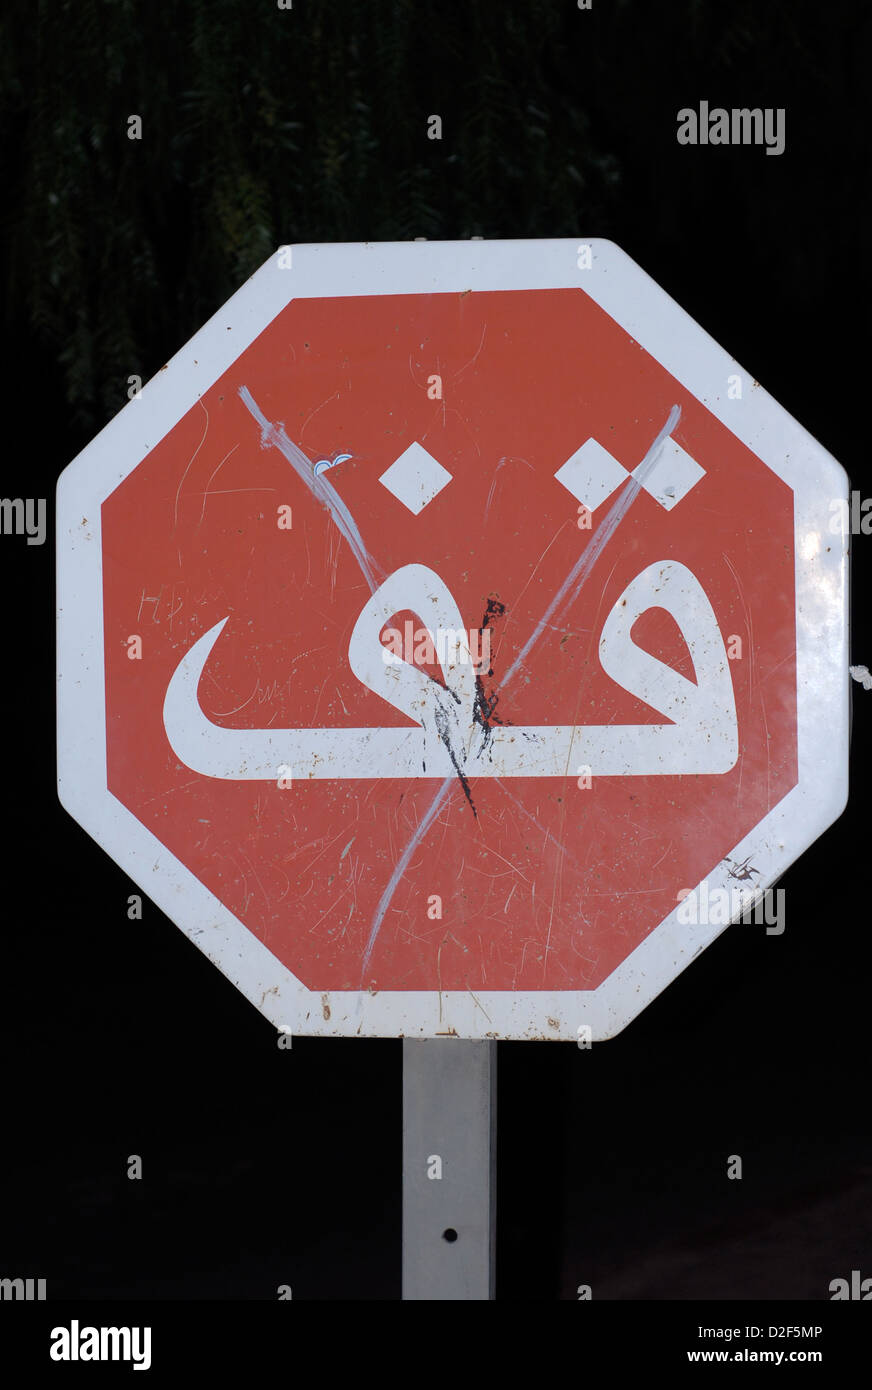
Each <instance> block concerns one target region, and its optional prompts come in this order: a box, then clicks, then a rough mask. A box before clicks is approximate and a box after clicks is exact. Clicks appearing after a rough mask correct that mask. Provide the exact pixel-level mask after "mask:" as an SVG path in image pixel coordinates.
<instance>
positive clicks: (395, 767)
mask: <svg viewBox="0 0 872 1390" xmlns="http://www.w3.org/2000/svg"><path fill="white" fill-rule="evenodd" d="M649 608H663V609H665V610H666V611H667V612H668V613H669V614H671V616H672V617H673V618H674V619H675V621H676V623H677V624H678V626H679V628H680V630H681V634H682V636H683V638H684V640H685V642H686V644H687V649H688V651H689V653H690V657H691V661H692V662H693V669H694V673H695V675H696V682H694V681H691V680H688V679H687V678H686V677H685V676H682V675H681V674H679V672H677V671H675V670H673V669H672V667H671V666H667V665H666V664H665V663H664V662H662V661H659V660H658V659H657V658H656V657H654V656H651V655H650V654H649V653H648V652H646V651H643V650H642V648H641V647H639V646H637V645H636V643H635V642H633V641H632V639H631V637H630V631H631V629H632V627H633V624H634V623H635V621H636V619H637V618H638V617H640V615H641V614H642V613H644V612H646V611H647V610H648V609H649ZM402 609H410V610H412V611H417V612H418V613H424V612H426V613H428V614H429V615H430V622H431V623H432V626H430V625H429V624H428V625H427V627H428V631H429V632H430V633H431V635H432V634H433V632H434V630H435V629H437V628H452V629H458V628H462V627H463V620H462V618H461V615H460V612H459V610H458V607H457V604H456V602H455V600H454V597H453V595H452V594H451V591H450V590H449V589H448V587H447V585H446V584H445V583H444V582H443V580H442V579H441V578H440V577H439V575H438V574H436V572H435V571H434V570H432V569H428V568H427V567H426V566H424V565H404V566H403V567H402V568H401V569H398V570H396V571H395V572H394V573H393V574H392V575H390V576H389V577H388V578H387V579H386V580H385V581H384V583H383V584H381V585H380V586H379V588H377V589H376V591H375V593H374V594H373V595H372V596H371V598H370V599H369V601H368V602H367V603H366V604H365V606H364V607H363V609H362V610H361V613H360V615H359V617H358V619H357V622H356V623H355V625H354V630H353V631H352V634H351V639H350V641H349V644H348V661H349V664H350V666H351V670H352V671H353V672H354V674H355V676H356V677H357V679H358V680H359V681H361V682H362V684H363V685H365V686H367V687H368V689H370V690H372V691H374V692H375V694H376V695H379V696H380V697H381V698H382V699H383V700H386V701H387V702H388V704H390V705H393V707H394V708H395V709H398V710H400V711H401V712H402V713H403V714H405V715H407V716H408V718H409V719H412V720H414V722H415V725H416V727H414V728H409V727H405V728H390V727H388V728H356V729H227V728H222V727H221V726H220V725H217V724H214V723H212V721H211V720H209V719H208V718H207V717H206V715H205V714H204V713H203V711H202V709H201V707H200V702H199V700H198V698H197V689H198V686H199V682H200V677H201V675H202V674H203V670H204V669H205V666H206V663H207V661H208V660H209V656H210V654H211V652H212V649H213V647H214V646H215V644H216V642H217V641H218V639H219V637H220V635H221V633H222V631H223V629H224V625H225V623H226V622H227V619H226V618H223V619H222V620H221V622H219V623H216V624H215V626H214V627H212V628H210V630H209V631H208V632H207V633H205V634H204V635H203V636H202V637H201V638H200V639H199V640H198V641H197V642H195V643H194V645H193V646H192V647H191V648H190V650H189V651H188V652H186V654H185V655H184V657H183V658H182V660H181V661H180V662H179V664H178V666H177V667H176V670H175V671H174V673H173V676H172V679H171V680H170V683H169V686H168V687H167V692H166V698H165V700H164V709H163V719H164V728H165V729H166V734H167V738H168V739H169V742H170V746H171V747H172V749H173V752H174V753H175V755H176V757H177V758H179V759H180V761H181V762H183V763H184V764H185V766H186V767H189V768H190V769H191V770H192V771H193V772H198V773H201V774H202V775H203V776H204V777H218V778H223V779H225V780H231V781H274V780H275V778H276V771H277V769H278V768H279V767H282V766H285V767H287V766H290V767H291V768H293V774H294V778H295V779H304V780H307V779H312V778H320V779H340V778H382V777H430V778H442V777H450V776H452V775H453V774H456V773H458V772H459V773H462V775H463V776H464V777H566V776H567V775H569V774H570V772H571V769H573V768H575V767H576V766H577V765H578V764H584V765H586V766H587V767H589V768H590V770H591V775H592V776H594V777H597V776H599V777H632V776H637V777H652V776H681V775H689V774H700V773H708V774H723V773H726V772H729V771H730V770H731V769H732V768H733V767H734V766H735V763H736V760H737V758H738V756H739V736H738V725H737V721H736V704H735V698H734V695H733V683H732V678H731V675H730V669H729V662H728V659H727V653H726V650H725V648H724V642H723V638H722V636H721V632H720V628H719V627H718V622H717V618H716V617H715V613H714V610H713V608H712V605H711V603H710V602H709V599H708V596H707V595H706V593H705V590H704V589H703V587H702V585H701V584H700V583H699V580H698V579H697V578H696V576H695V575H694V574H693V573H692V572H691V570H689V569H688V568H687V567H686V566H685V565H682V564H679V563H678V562H677V561H675V560H663V561H659V562H658V563H656V564H653V565H649V566H648V567H647V569H644V570H642V572H641V573H640V574H638V575H637V576H636V578H635V579H634V580H632V582H631V583H630V584H628V586H627V587H626V589H625V590H624V592H623V593H622V594H621V595H620V597H619V598H618V599H617V601H616V602H615V604H614V606H613V607H612V609H611V611H610V613H609V615H608V617H607V618H606V621H605V623H604V624H603V630H602V633H601V635H600V640H599V659H600V664H601V665H602V668H603V670H604V671H605V673H606V675H607V676H609V677H610V678H611V679H612V680H613V681H615V682H616V683H617V684H618V685H620V686H621V687H622V688H623V689H624V690H626V691H628V692H629V693H630V694H631V695H633V696H635V697H636V699H638V700H641V701H643V703H645V704H646V705H648V706H650V707H651V708H652V709H654V710H656V711H657V713H658V714H660V715H661V716H662V717H663V719H664V720H665V721H668V722H664V723H662V724H588V725H580V724H555V725H544V726H540V725H522V726H521V725H516V724H498V725H491V724H489V723H488V722H487V721H486V720H485V719H483V718H482V717H481V715H480V714H479V707H480V701H478V700H477V686H476V677H475V671H474V668H473V666H472V664H471V663H470V662H468V661H467V662H464V661H458V662H457V663H456V664H454V665H452V666H451V667H450V669H448V670H444V669H443V674H444V677H445V685H440V683H439V682H438V681H435V680H433V679H432V678H431V677H430V676H428V675H427V674H426V672H424V671H422V670H420V669H418V668H417V667H415V666H412V665H410V664H409V663H408V662H405V661H403V660H402V659H401V658H400V657H398V656H396V655H394V654H392V653H391V652H388V651H386V650H385V648H384V647H383V646H382V644H381V642H380V641H379V634H380V632H381V631H382V628H383V627H384V626H385V624H386V623H387V622H388V621H389V619H390V618H391V617H392V616H393V615H394V614H395V613H396V612H398V611H400V610H402Z"/></svg>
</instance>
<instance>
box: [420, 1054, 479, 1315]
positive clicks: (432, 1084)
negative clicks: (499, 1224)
mask: <svg viewBox="0 0 872 1390" xmlns="http://www.w3.org/2000/svg"><path fill="white" fill-rule="evenodd" d="M496 1108H497V1045H496V1043H495V1042H491V1041H486V1042H462V1041H460V1040H455V1039H453V1038H452V1039H451V1040H450V1041H449V1040H448V1039H444V1038H433V1039H429V1038H428V1039H423V1040H419V1039H418V1038H404V1039H403V1299H404V1300H413V1299H420V1300H424V1299H431V1300H443V1299H445V1300H450V1299H456V1300H481V1299H492V1298H493V1297H494V1255H495V1244H496V1241H495V1227H496V1222H495V1216H496V1132H497V1130H496Z"/></svg>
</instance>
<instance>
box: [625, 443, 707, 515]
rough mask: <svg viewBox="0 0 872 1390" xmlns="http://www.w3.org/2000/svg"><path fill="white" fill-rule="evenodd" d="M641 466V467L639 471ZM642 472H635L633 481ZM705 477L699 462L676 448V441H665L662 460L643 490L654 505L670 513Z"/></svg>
mask: <svg viewBox="0 0 872 1390" xmlns="http://www.w3.org/2000/svg"><path fill="white" fill-rule="evenodd" d="M641 466H642V465H641V464H640V465H639V468H641ZM639 468H637V469H635V471H634V473H633V477H634V478H635V477H636V474H637V473H638V472H639ZM704 477H705V469H704V468H700V466H699V464H698V463H697V461H696V459H693V458H691V456H690V454H688V453H687V452H686V451H685V450H684V449H682V447H681V445H680V444H676V442H675V440H674V439H671V438H670V439H667V440H666V442H665V444H664V446H663V448H662V450H661V452H660V457H659V458H658V459H657V462H656V463H655V464H654V467H653V468H652V469H651V472H650V473H649V474H648V476H647V477H646V479H645V481H644V483H643V484H642V486H643V488H644V489H645V491H646V492H647V493H649V494H650V496H651V497H653V498H654V501H655V502H659V503H660V505H661V507H665V508H666V510H667V511H668V512H671V511H672V508H673V507H674V506H675V504H676V502H680V501H681V499H682V497H686V496H687V494H688V493H689V492H690V489H691V488H692V487H696V485H697V483H698V482H699V480H700V478H704Z"/></svg>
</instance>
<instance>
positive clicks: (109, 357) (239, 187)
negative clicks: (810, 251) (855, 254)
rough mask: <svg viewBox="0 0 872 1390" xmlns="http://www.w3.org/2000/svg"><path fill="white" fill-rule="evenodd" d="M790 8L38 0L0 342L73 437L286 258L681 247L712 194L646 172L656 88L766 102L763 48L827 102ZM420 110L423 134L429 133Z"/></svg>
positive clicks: (658, 150) (832, 69)
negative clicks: (343, 244) (52, 389)
mask: <svg viewBox="0 0 872 1390" xmlns="http://www.w3.org/2000/svg"><path fill="white" fill-rule="evenodd" d="M803 8H804V6H803V5H801V4H800V5H797V4H796V3H787V0H773V3H772V4H770V5H768V6H765V7H761V6H760V5H759V4H758V3H757V0H736V3H734V4H731V5H730V6H727V7H724V6H721V5H717V4H702V3H701V2H700V0H676V3H675V4H674V5H671V6H668V7H664V6H662V5H642V4H639V3H634V4H632V5H631V4H629V3H627V0H594V10H593V12H581V11H579V10H578V8H577V6H576V5H575V4H573V3H572V0H481V3H473V2H472V0H469V3H466V4H464V3H444V4H443V3H440V4H434V5H423V4H421V3H419V2H417V0H365V3H364V2H363V0H344V3H328V0H293V8H292V9H290V10H280V9H279V8H278V6H277V4H276V3H275V0H245V3H242V0H152V3H150V4H148V5H144V4H142V3H134V0H60V3H54V4H52V5H51V6H49V5H47V4H43V5H41V6H40V7H39V9H38V11H37V12H35V13H34V12H33V11H30V10H28V11H27V13H26V16H25V14H24V13H22V14H18V15H16V14H15V12H14V11H13V12H12V13H11V14H10V13H7V16H6V18H5V20H4V21H3V25H4V33H3V34H2V35H0V40H2V41H0V49H2V50H3V53H2V56H0V83H2V120H3V140H4V145H5V146H6V154H7V162H8V163H9V164H10V165H11V172H10V174H9V175H8V177H7V179H6V189H7V193H8V203H7V209H6V213H5V215H4V223H3V234H4V237H5V240H6V250H7V260H8V265H9V267H10V269H9V274H8V280H7V284H6V310H5V312H6V332H7V334H9V333H10V332H13V331H16V332H17V331H20V329H21V326H22V325H26V327H27V330H28V331H31V332H32V331H35V332H36V333H38V334H39V336H40V339H41V341H42V342H43V343H44V344H45V345H47V347H48V349H49V350H50V351H51V352H52V354H53V355H54V356H55V357H56V359H57V360H59V362H60V363H61V366H62V369H63V377H64V382H65V389H66V394H67V398H68V401H69V404H70V407H71V408H72V411H73V413H74V414H75V417H76V418H77V419H78V420H79V422H80V423H81V424H82V425H83V426H88V427H93V426H94V425H96V424H100V423H102V421H103V420H105V419H106V418H108V417H109V416H111V415H112V414H114V413H115V411H116V410H117V409H118V408H119V407H120V406H121V405H123V404H124V403H125V401H126V389H127V388H126V383H127V378H128V376H129V375H131V374H134V373H136V374H139V375H141V376H142V377H143V379H147V378H148V377H149V376H151V375H153V373H154V371H156V370H157V369H158V368H159V367H160V365H161V363H162V362H163V361H164V360H166V358H167V356H169V355H171V354H172V353H173V352H174V351H175V350H176V349H177V348H178V347H179V346H181V344H182V343H183V342H184V341H186V339H187V338H188V337H189V336H190V335H191V334H192V333H193V332H194V331H195V330H196V329H197V328H198V327H200V325H201V324H202V323H203V322H204V321H205V320H206V319H207V318H208V317H210V315H211V314H212V313H214V312H215V311H216V309H218V308H219V307H220V305H221V304H222V303H223V302H224V301H225V299H226V298H228V297H229V295H230V294H231V293H232V292H233V291H234V290H235V289H237V288H238V287H239V285H240V284H241V283H242V281H243V280H244V279H245V278H246V277H247V276H248V275H249V274H250V273H251V272H252V271H253V270H255V269H256V268H257V266H258V265H260V264H261V263H262V262H263V261H264V260H265V259H266V257H267V256H268V255H269V254H270V252H271V251H272V250H274V249H275V247H276V246H278V245H280V244H282V243H285V242H297V241H314V240H326V241H341V240H352V241H357V240H403V239H407V238H411V237H415V236H426V237H429V238H431V239H434V238H455V237H460V238H463V237H469V236H472V235H482V236H503V237H505V236H517V237H530V236H561V235H570V236H572V235H577V234H579V233H581V234H585V235H609V236H615V237H616V238H618V237H620V236H621V235H623V236H624V238H625V240H626V237H627V236H628V235H629V236H630V239H631V240H632V236H633V232H634V231H635V230H636V229H637V228H638V229H639V232H640V235H641V234H644V235H647V236H659V237H660V238H661V239H662V240H663V241H664V242H666V243H667V244H670V245H674V246H675V247H676V248H677V252H678V253H680V250H681V241H682V238H683V237H687V236H688V235H689V233H690V232H693V234H694V235H698V234H699V232H700V226H699V223H698V221H697V222H696V223H692V221H691V219H702V218H704V217H705V216H706V212H707V208H706V199H707V198H708V197H709V196H710V192H711V188H710V185H708V184H701V185H700V196H699V199H698V200H697V203H696V205H695V206H694V203H693V198H692V196H691V197H690V199H689V201H688V200H684V201H682V202H681V203H680V205H679V206H676V203H677V201H678V200H676V198H675V197H674V195H673V193H672V190H671V189H670V187H669V186H668V184H667V183H666V181H665V180H664V179H663V178H661V177H660V173H659V166H662V167H664V168H665V167H667V166H668V161H669V159H672V158H674V157H675V139H674V130H675V102H674V100H672V98H671V96H670V97H666V96H664V82H665V74H666V73H669V74H671V76H670V81H671V86H672V89H673V90H674V89H675V86H676V82H678V84H679V85H681V84H682V83H684V82H685V77H684V69H685V68H686V67H688V66H689V67H690V68H692V69H693V71H694V73H695V78H694V80H693V82H686V83H685V86H686V93H685V97H684V99H685V100H686V101H693V102H696V101H697V100H698V99H699V97H700V96H711V97H713V98H714V99H718V97H719V96H720V97H721V99H722V100H724V99H728V98H729V95H730V90H733V89H735V90H736V92H737V95H738V97H739V99H740V100H743V101H744V100H747V101H748V102H749V103H750V104H754V103H757V104H759V103H760V102H761V101H764V100H766V101H768V102H769V104H773V103H774V104H777V102H778V93H777V92H776V93H773V94H772V95H771V96H769V97H767V96H766V92H767V91H770V92H771V91H772V86H773V82H775V81H777V80H779V76H778V73H777V71H774V69H775V68H776V67H777V65H776V64H773V53H778V52H781V53H783V55H784V60H785V63H786V64H787V65H788V67H789V68H790V70H791V73H792V76H793V81H794V83H795V84H796V85H797V87H798V88H801V89H806V88H807V84H808V83H812V85H813V84H814V83H815V82H816V81H817V82H818V83H819V84H821V83H822V84H824V90H826V84H829V85H830V86H832V85H833V83H834V81H835V82H838V80H839V75H840V73H841V72H842V71H843V70H844V65H845V61H846V53H847V51H848V49H849V48H850V44H851V42H852V36H851V33H850V32H845V31H844V30H843V31H842V32H841V33H840V34H839V33H836V34H834V33H833V32H832V27H833V26H832V25H830V26H829V28H828V27H827V26H826V25H824V26H823V30H822V33H821V35H820V41H819V43H818V44H817V45H816V46H815V48H814V49H813V50H811V49H810V48H809V46H808V43H807V42H806V43H805V45H804V44H803V42H802V41H801V31H800V29H799V28H797V23H796V17H797V12H798V11H800V10H802V9H803ZM664 10H666V11H667V13H664ZM37 16H38V17H37ZM28 28H29V30H30V32H31V34H32V35H33V45H32V48H31V51H30V53H29V55H28V56H26V57H25V59H24V61H23V62H16V61H15V59H14V58H13V57H11V56H10V55H11V54H14V52H15V46H16V41H17V40H20V35H21V33H23V32H26V31H27V29H28ZM802 32H804V33H805V35H806V37H807V35H808V32H809V30H808V25H807V23H806V26H805V29H804V31H802ZM706 65H709V68H710V71H711V72H712V73H713V74H714V76H715V78H716V79H717V81H715V80H714V78H713V80H712V83H711V90H710V91H707V90H706V86H705V84H706V77H705V68H706ZM834 74H835V77H834ZM764 78H765V81H766V82H767V83H768V87H765V84H764V83H763V79H764ZM717 82H720V87H719V88H718V86H717ZM742 82H745V83H746V87H745V89H743V90H741V91H739V87H740V86H741V84H742ZM725 83H726V84H727V85H725ZM737 84H738V85H737ZM755 84H756V85H755ZM432 114H438V115H440V116H441V118H442V121H443V138H442V139H441V140H429V139H428V138H427V118H428V116H430V115H432ZM131 115H139V116H140V117H141V118H142V127H143V135H142V139H141V140H130V139H128V138H127V129H128V118H129V116H131ZM658 132H659V133H658ZM791 138H793V139H795V125H794V126H793V127H791V126H790V125H789V127H788V140H789V141H790V139H791ZM618 151H620V158H619V157H618V155H617V153H616V152H618ZM757 153H758V155H762V152H757ZM725 156H726V152H725ZM691 157H692V156H691ZM776 163H777V161H775V160H771V161H770V160H767V159H766V158H765V157H763V158H762V164H761V170H757V171H756V172H755V177H757V176H760V175H762V173H763V172H765V174H766V176H767V177H768V178H769V179H770V183H771V182H772V179H773V178H777V177H778V176H780V175H781V172H782V171H780V170H776V169H774V168H772V169H768V170H765V171H763V170H762V166H765V165H767V164H771V165H775V164H776ZM713 167H714V166H713V163H712V162H711V161H709V163H708V165H707V166H706V169H707V170H713ZM722 167H723V168H725V169H727V170H728V173H727V178H728V179H729V178H739V179H741V178H742V177H747V174H746V172H745V171H747V169H748V168H749V166H748V164H747V163H744V164H743V165H742V166H741V169H742V173H741V174H737V173H736V172H735V171H736V170H738V169H739V168H740V166H739V165H733V166H728V165H727V159H726V157H725V158H724V160H723V161H722ZM731 168H732V169H733V170H734V172H733V173H730V172H729V169H731ZM628 190H629V197H628ZM746 201H750V200H747V199H746ZM758 209H759V205H758ZM747 215H748V218H749V225H748V228H747V235H748V236H749V238H752V237H753V236H754V229H753V218H754V216H755V213H754V210H753V208H750V207H749V211H748V214H747ZM622 217H623V222H622V220H621V219H622ZM702 230H703V231H704V230H705V229H704V228H703V229H702ZM628 249H631V248H628ZM787 254H795V247H794V248H793V249H792V251H791V250H790V249H789V250H788V252H787ZM795 269H796V267H795V265H794V266H793V267H792V271H793V272H795ZM776 273H777V272H776Z"/></svg>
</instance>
